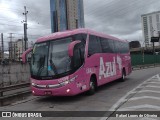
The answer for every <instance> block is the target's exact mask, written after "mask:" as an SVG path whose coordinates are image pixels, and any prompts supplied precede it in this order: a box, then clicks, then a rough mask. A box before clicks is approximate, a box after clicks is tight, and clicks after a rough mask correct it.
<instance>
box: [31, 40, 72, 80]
mask: <svg viewBox="0 0 160 120" xmlns="http://www.w3.org/2000/svg"><path fill="white" fill-rule="evenodd" d="M71 42H72V38H71V37H69V38H64V39H60V40H54V41H50V42H44V43H38V44H35V46H34V49H33V55H32V58H31V75H32V76H34V77H36V78H40V79H43V78H44V79H46V78H49V77H50V78H53V76H57V75H60V74H63V73H66V72H68V71H70V70H71V60H70V57H69V56H68V45H69V44H70V43H71Z"/></svg>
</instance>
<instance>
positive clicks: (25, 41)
mask: <svg viewBox="0 0 160 120" xmlns="http://www.w3.org/2000/svg"><path fill="white" fill-rule="evenodd" d="M27 14H28V11H27V10H26V6H24V13H23V15H24V16H25V20H23V23H24V44H25V51H26V50H27V47H28V46H27V41H28V37H27Z"/></svg>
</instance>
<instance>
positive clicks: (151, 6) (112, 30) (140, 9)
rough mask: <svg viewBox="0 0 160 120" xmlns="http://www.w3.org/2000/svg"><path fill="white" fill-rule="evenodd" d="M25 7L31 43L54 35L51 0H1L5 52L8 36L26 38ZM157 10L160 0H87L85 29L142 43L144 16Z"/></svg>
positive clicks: (1, 26) (85, 0) (85, 5)
mask: <svg viewBox="0 0 160 120" xmlns="http://www.w3.org/2000/svg"><path fill="white" fill-rule="evenodd" d="M24 6H26V7H27V10H28V37H29V41H35V40H36V39H37V38H38V37H40V36H43V35H46V34H50V33H51V30H50V0H0V33H4V41H5V49H6V48H7V42H8V41H9V38H8V37H9V33H14V34H13V37H14V38H13V40H16V39H19V38H22V37H23V23H22V22H21V21H23V20H24V16H23V14H22V13H23V12H24ZM154 11H160V0H84V12H85V26H86V28H90V29H93V30H95V31H99V32H103V33H107V34H110V35H113V36H115V37H119V38H122V39H126V40H128V41H132V40H139V41H141V43H143V41H142V40H143V38H142V30H141V15H142V14H146V13H150V12H154ZM0 43H1V42H0Z"/></svg>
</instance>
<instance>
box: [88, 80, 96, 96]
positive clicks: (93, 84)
mask: <svg viewBox="0 0 160 120" xmlns="http://www.w3.org/2000/svg"><path fill="white" fill-rule="evenodd" d="M89 87H90V89H89V91H88V95H93V94H94V93H95V92H96V87H97V86H96V80H95V79H94V77H91V80H90V83H89Z"/></svg>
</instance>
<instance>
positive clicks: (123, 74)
mask: <svg viewBox="0 0 160 120" xmlns="http://www.w3.org/2000/svg"><path fill="white" fill-rule="evenodd" d="M125 76H126V74H125V70H124V69H123V71H122V77H121V78H120V82H124V81H125Z"/></svg>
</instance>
